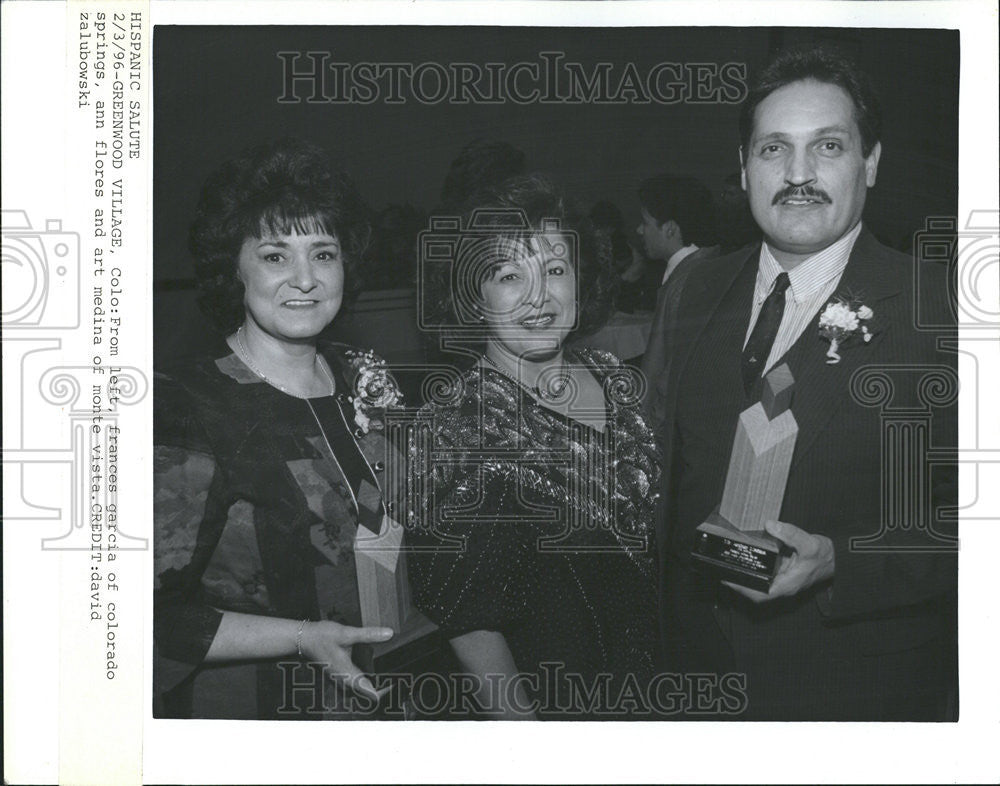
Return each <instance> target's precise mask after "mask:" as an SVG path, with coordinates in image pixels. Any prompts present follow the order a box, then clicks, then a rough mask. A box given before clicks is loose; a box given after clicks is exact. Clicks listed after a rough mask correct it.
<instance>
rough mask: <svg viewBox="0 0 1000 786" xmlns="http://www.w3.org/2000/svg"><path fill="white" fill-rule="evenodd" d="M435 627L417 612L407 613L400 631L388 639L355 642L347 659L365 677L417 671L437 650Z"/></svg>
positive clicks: (437, 638) (439, 644)
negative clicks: (372, 641)
mask: <svg viewBox="0 0 1000 786" xmlns="http://www.w3.org/2000/svg"><path fill="white" fill-rule="evenodd" d="M441 647H442V640H441V635H440V633H439V632H438V629H437V626H436V625H435V624H434V623H433V622H431V621H430V620H429V619H427V617H425V616H424V615H423V614H421V613H420V612H418V611H413V612H411V614H410V616H409V617H408V618H407V620H406V622H405V623H404V624H403V626H402V628H401V629H400V631H399V632H398V633H397V634H396V635H395V636H393V637H392V638H391V639H389V641H382V642H379V643H377V644H355V645H354V647H353V648H352V650H351V659H352V660H353V661H354V663H355V665H356V666H357V667H358V668H359V669H361V670H362V671H363V672H364V673H365V674H367V675H369V676H374V675H379V674H402V673H405V674H417V673H419V672H421V671H422V670H423V667H424V664H425V663H426V664H427V665H428V666H429V665H430V663H431V661H433V660H434V659H435V657H436V655H437V653H438V652H439V651H440V650H441Z"/></svg>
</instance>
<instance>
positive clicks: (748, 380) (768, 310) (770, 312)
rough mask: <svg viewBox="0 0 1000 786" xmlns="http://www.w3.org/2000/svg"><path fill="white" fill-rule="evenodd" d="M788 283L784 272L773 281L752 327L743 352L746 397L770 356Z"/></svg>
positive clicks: (783, 311)
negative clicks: (772, 286) (772, 285)
mask: <svg viewBox="0 0 1000 786" xmlns="http://www.w3.org/2000/svg"><path fill="white" fill-rule="evenodd" d="M789 283H790V282H789V280H788V274H787V273H784V272H782V273H779V274H778V277H777V278H775V279H774V288H773V289H772V290H771V294H770V295H768V296H767V298H766V299H765V300H764V304H763V305H762V306H761V308H760V314H758V315H757V324H756V325H754V326H753V331H752V332H751V333H750V338H749V339H748V340H747V345H746V348H744V350H743V388H744V390H745V391H746V393H747V395H750V390H751V389H752V388H753V385H754V382H756V381H757V379H759V378H760V375H761V372H762V371H763V370H764V364H765V363H767V358H768V355H770V354H771V347H772V346H773V345H774V338H775V336H777V335H778V327H779V326H780V325H781V315H782V314H784V313H785V290H786V289H788V285H789Z"/></svg>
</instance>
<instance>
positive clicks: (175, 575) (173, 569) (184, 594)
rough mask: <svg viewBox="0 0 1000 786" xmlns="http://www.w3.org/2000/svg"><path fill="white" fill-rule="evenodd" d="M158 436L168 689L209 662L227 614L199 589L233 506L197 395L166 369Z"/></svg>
mask: <svg viewBox="0 0 1000 786" xmlns="http://www.w3.org/2000/svg"><path fill="white" fill-rule="evenodd" d="M153 433H154V469H153V488H154V538H153V552H154V565H155V569H154V573H155V586H154V615H153V630H154V640H155V644H156V651H157V668H156V670H155V672H156V678H155V680H156V682H157V683H158V685H157V688H158V690H161V691H162V690H169V689H170V688H171V687H173V686H174V685H176V684H177V683H178V682H180V681H181V680H182V679H183V678H184V677H185V676H187V674H189V673H190V672H191V671H192V670H193V669H194V668H195V667H196V666H197V665H198V664H200V663H201V662H202V661H203V660H204V658H205V655H206V653H207V652H208V650H209V648H210V647H211V645H212V640H213V639H214V637H215V633H216V631H217V630H218V627H219V623H220V621H221V619H222V613H221V612H220V611H218V610H216V609H214V608H212V607H210V606H208V605H206V604H204V603H201V602H199V594H200V586H201V575H202V573H203V571H204V569H205V566H206V565H207V564H208V562H209V560H210V559H211V555H212V552H213V551H214V549H215V545H216V544H217V542H218V539H219V536H220V535H221V532H222V529H223V527H224V526H225V522H226V516H227V510H226V507H227V506H226V505H225V504H224V500H225V498H226V493H225V490H224V482H223V478H222V473H220V472H219V468H218V462H217V461H216V458H215V456H214V455H213V453H212V450H211V448H210V446H209V444H208V440H207V438H206V436H205V432H204V429H203V427H202V425H201V422H200V420H199V418H198V416H197V413H196V411H195V407H194V406H193V403H192V401H191V398H190V397H189V396H187V395H186V394H185V392H184V389H183V386H182V385H180V384H179V383H178V382H177V381H176V380H175V379H174V378H172V377H169V376H166V375H162V374H158V375H157V376H156V396H155V404H154V418H153Z"/></svg>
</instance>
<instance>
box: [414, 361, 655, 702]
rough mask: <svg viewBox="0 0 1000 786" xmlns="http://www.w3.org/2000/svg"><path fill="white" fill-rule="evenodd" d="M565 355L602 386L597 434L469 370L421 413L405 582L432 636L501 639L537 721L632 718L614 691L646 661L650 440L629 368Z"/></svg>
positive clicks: (647, 674) (648, 673)
mask: <svg viewBox="0 0 1000 786" xmlns="http://www.w3.org/2000/svg"><path fill="white" fill-rule="evenodd" d="M567 360H568V361H569V362H571V363H578V364H582V365H583V366H585V367H586V368H587V369H589V370H590V372H591V373H593V374H594V376H595V377H596V379H597V380H598V381H599V382H600V383H601V384H602V386H603V388H604V391H605V399H606V415H607V426H606V428H605V430H604V431H603V432H599V431H597V430H596V429H594V428H591V427H589V426H586V425H583V424H581V423H579V422H577V421H576V420H573V419H570V418H567V417H565V416H563V415H560V414H558V413H557V412H555V411H553V410H551V409H548V408H546V407H543V406H541V405H540V404H539V403H538V402H537V401H536V400H535V399H534V398H533V397H532V396H530V395H528V393H527V392H526V391H525V390H523V389H522V388H520V387H519V386H518V385H517V384H516V383H515V382H513V381H512V380H510V379H509V378H507V377H506V376H504V375H502V374H501V373H499V372H498V371H496V370H493V369H490V368H488V367H484V368H480V367H479V366H478V365H477V366H475V367H474V368H473V369H472V371H470V372H468V373H467V374H466V375H465V376H464V378H463V379H462V384H461V385H460V386H459V387H460V390H459V391H458V393H459V395H457V396H456V397H455V398H454V400H452V401H451V402H449V403H446V404H440V405H436V406H432V407H429V408H428V410H427V412H426V415H427V426H426V434H425V435H424V437H423V438H422V439H416V440H415V441H414V443H413V446H412V447H411V463H412V464H413V465H414V466H415V468H416V471H415V472H414V473H413V475H414V478H415V480H414V481H413V482H414V484H415V493H416V496H417V498H418V499H421V500H422V503H421V505H420V506H419V508H418V509H419V511H420V514H419V515H417V516H411V518H410V520H409V524H408V527H409V532H408V539H409V543H410V544H411V547H412V548H415V549H417V551H415V552H414V553H412V554H411V556H410V571H411V582H412V584H413V586H414V592H415V595H416V598H417V604H418V605H419V606H420V607H421V608H422V609H423V610H424V611H425V613H426V614H427V615H428V616H429V617H431V618H432V619H433V620H434V621H435V622H437V623H438V624H439V625H440V626H442V628H443V629H444V630H445V631H446V632H447V633H450V634H453V635H454V634H458V633H462V632H467V631H471V630H492V631H500V632H502V633H503V635H504V637H505V638H506V640H507V643H508V645H509V646H510V649H511V651H512V653H513V655H514V659H515V662H516V664H517V666H518V669H519V671H520V672H521V673H524V674H526V675H527V678H526V679H525V681H524V683H523V684H524V685H525V687H526V688H527V692H528V694H529V695H530V697H531V700H532V701H533V702H535V704H534V708H535V710H536V712H537V714H538V716H539V717H543V718H553V719H563V718H565V719H574V718H587V717H644V716H643V714H642V712H641V708H639V709H640V712H638V713H637V712H636V711H635V710H636V706H635V703H631V704H630V703H629V702H628V701H625V702H624V703H623V702H622V701H621V696H622V691H623V689H632V687H635V688H636V689H638V690H640V691H645V690H646V689H647V687H648V685H649V680H650V679H651V677H652V675H653V667H654V662H655V652H654V650H655V647H656V640H657V624H656V616H655V613H656V612H655V570H654V560H653V552H652V549H653V548H654V547H653V541H652V534H651V530H652V524H653V512H654V506H655V504H656V489H657V488H658V475H659V463H658V457H657V453H656V447H655V444H654V441H653V436H652V433H651V432H650V430H649V428H648V427H647V426H646V424H645V422H644V421H643V419H642V416H641V414H640V411H639V405H638V399H637V397H638V395H639V393H640V391H639V389H638V387H637V385H636V379H635V377H634V376H633V374H634V372H632V371H631V370H630V369H626V368H624V367H622V366H620V364H619V362H618V361H617V359H616V358H614V356H612V355H610V354H607V353H604V352H598V351H595V350H579V351H577V352H575V353H573V354H572V355H569V356H568V357H567ZM595 697H596V698H595Z"/></svg>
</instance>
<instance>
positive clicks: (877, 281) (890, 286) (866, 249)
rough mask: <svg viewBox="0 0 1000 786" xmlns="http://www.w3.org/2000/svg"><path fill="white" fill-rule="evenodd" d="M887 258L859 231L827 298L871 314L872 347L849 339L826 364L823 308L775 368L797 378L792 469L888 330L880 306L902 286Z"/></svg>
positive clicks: (847, 397)
mask: <svg viewBox="0 0 1000 786" xmlns="http://www.w3.org/2000/svg"><path fill="white" fill-rule="evenodd" d="M885 256H886V255H885V252H884V250H883V249H882V247H881V246H880V245H879V243H878V241H876V240H875V238H874V237H873V236H872V234H871V233H870V232H868V230H867V229H862V232H861V234H860V235H859V236H858V240H857V242H856V243H855V244H854V249H853V250H852V251H851V257H850V259H849V261H848V263H847V267H846V268H845V269H844V274H843V276H841V279H840V283H839V284H838V285H837V289H836V290H835V291H834V294H833V296H832V297H831V298H830V300H833V299H836V298H838V297H847V296H850V297H853V298H856V299H858V300H860V301H861V302H862V303H863V304H864V305H866V306H869V307H870V308H871V309H872V310H873V311H874V312H875V319H874V321H875V323H876V327H877V332H876V333H875V335H874V336H873V338H872V340H871V341H870V342H868V343H867V344H865V343H863V342H862V341H860V339H857V338H855V339H852V343H851V344H849V345H848V346H847V347H844V348H843V349H842V351H841V353H840V354H841V361H840V362H839V363H836V364H828V363H827V362H826V361H827V357H826V351H827V349H829V343H828V342H827V341H826V340H825V339H823V338H822V337H821V336H820V335H819V316H820V313H822V309H823V308H825V307H826V304H825V303H824V304H823V306H821V307H820V310H819V311H817V312H816V314H815V315H814V317H813V319H812V320H811V321H810V323H809V326H808V327H807V328H806V329H805V330H804V331H803V333H802V335H801V336H799V338H798V340H797V341H796V342H795V344H794V345H793V346H792V347H791V348H790V349H789V351H788V352H786V353H785V355H784V357H782V358H781V360H779V361H778V363H777V364H776V365H780V364H781V363H782V362H787V363H788V365H789V368H790V369H791V371H792V376H793V377H794V378H795V392H794V394H793V398H792V411H793V412H794V414H795V419H796V421H797V422H798V424H799V437H798V442H797V445H796V449H795V456H794V458H793V460H792V466H793V467H794V466H795V464H797V463H798V462H799V461H800V460H801V458H802V456H803V455H804V454H805V453H806V451H807V450H808V449H809V447H810V446H811V445H812V443H813V442H814V441H815V440H816V437H817V436H819V434H820V433H821V432H822V430H823V428H824V426H825V425H826V424H827V422H829V420H830V418H831V417H833V415H834V413H835V412H836V411H837V410H838V409H839V408H840V407H842V406H844V405H845V403H846V402H847V401H849V400H850V397H851V391H850V379H851V375H852V374H853V373H854V372H855V371H856V370H857V369H858V368H859V367H861V366H863V365H865V364H867V363H870V362H871V360H872V357H873V356H874V355H873V351H874V350H875V349H876V347H877V345H878V344H879V343H880V342H881V340H882V339H883V337H884V335H885V333H886V331H888V330H889V329H890V324H889V320H888V319H885V318H884V317H885V315H884V314H883V313H881V309H880V308H879V305H878V304H880V303H881V304H883V306H884V304H885V302H886V301H887V300H889V299H890V298H892V297H893V296H895V295H897V294H899V292H900V291H901V285H900V282H899V281H898V280H897V279H896V278H894V277H893V276H892V275H891V272H890V271H889V270H888V266H887V265H886V264H884V263H885V261H886V260H885ZM827 302H830V301H829V300H828V301H827Z"/></svg>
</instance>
